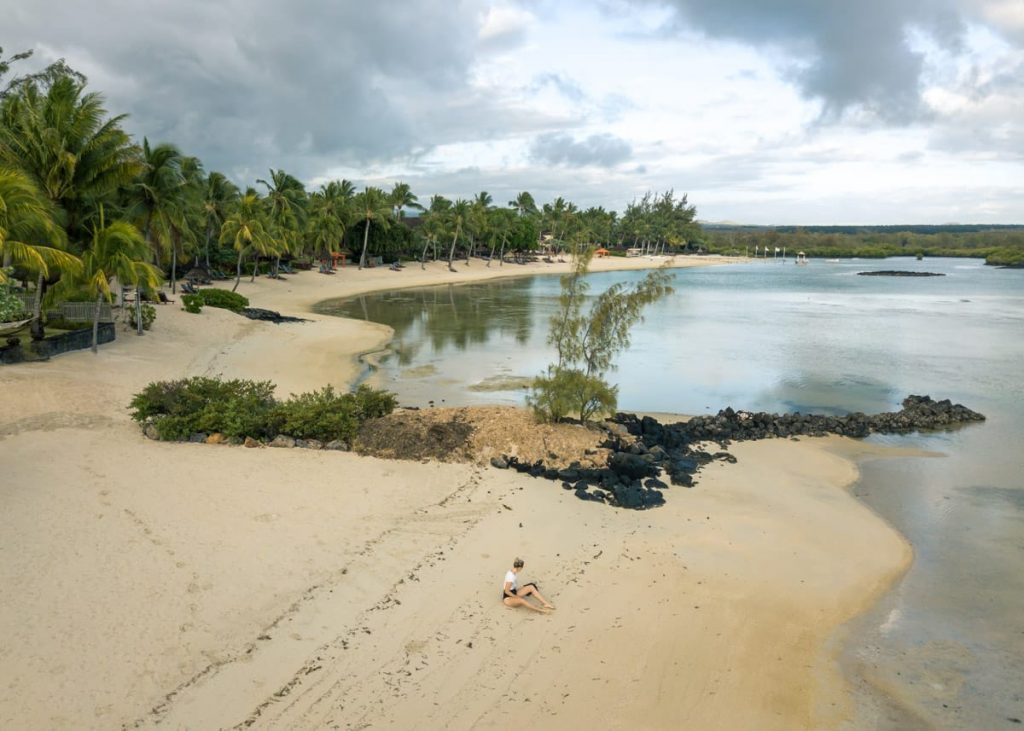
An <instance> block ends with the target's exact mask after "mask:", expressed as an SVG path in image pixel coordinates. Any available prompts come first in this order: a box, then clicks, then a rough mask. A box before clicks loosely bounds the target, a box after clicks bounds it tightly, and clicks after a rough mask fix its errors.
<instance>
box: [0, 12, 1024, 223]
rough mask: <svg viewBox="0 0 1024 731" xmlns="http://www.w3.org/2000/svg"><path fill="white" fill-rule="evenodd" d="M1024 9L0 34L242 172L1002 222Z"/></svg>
mask: <svg viewBox="0 0 1024 731" xmlns="http://www.w3.org/2000/svg"><path fill="white" fill-rule="evenodd" d="M12 1H13V0H0V3H4V2H12ZM1021 7H1022V6H1021V3H1020V1H1019V0H1012V1H1011V0H934V2H932V1H930V0H929V1H926V0H913V1H910V0H908V1H907V2H898V3H893V2H889V1H888V0H865V2H862V3H855V4H851V3H849V2H847V0H815V1H814V2H807V0H779V1H778V2H776V3H771V4H769V5H765V4H763V3H760V2H757V1H756V0H720V1H719V0H715V2H712V0H602V2H599V3H585V2H582V0H574V1H564V2H561V1H560V2H555V0H502V1H501V2H491V1H490V0H446V1H442V0H409V2H407V3H404V4H403V7H402V9H401V12H396V11H395V9H394V8H392V7H385V6H384V5H383V4H367V3H357V2H355V0H343V1H340V2H339V1H337V0H311V2H310V3H307V4H306V5H304V6H303V11H302V12H296V11H295V9H294V8H292V7H290V6H289V7H285V6H282V5H280V4H279V3H273V2H271V0H247V2H245V3H243V2H242V0H227V1H226V2H224V3H207V2H202V1H201V0H153V2H150V3H148V4H147V8H146V12H144V13H143V12H134V13H126V12H125V9H124V8H125V6H124V4H123V3H121V2H119V1H118V0H96V2H94V3H92V4H90V5H89V6H88V7H87V6H85V5H80V6H76V5H74V4H70V3H66V2H58V1H57V0H37V1H36V2H34V3H17V4H16V5H15V6H14V7H13V8H10V9H8V10H9V11H10V12H7V13H6V14H5V27H4V31H6V34H5V35H7V36H8V37H3V38H0V44H2V45H3V46H4V47H5V48H7V50H8V51H15V50H21V46H19V44H18V42H17V39H19V38H21V39H33V40H32V43H33V45H34V47H35V48H36V49H37V59H36V61H38V62H42V61H47V60H52V59H55V58H58V57H61V56H63V57H65V58H66V59H67V60H68V62H69V63H70V64H71V65H72V66H74V67H76V68H79V69H80V70H82V71H84V72H85V73H86V74H87V75H88V76H89V77H90V82H91V87H92V88H94V89H96V90H99V91H101V92H103V93H104V94H105V95H106V97H107V106H108V108H109V109H110V111H111V112H113V113H122V112H128V113H129V114H130V115H131V117H130V120H129V122H128V126H129V128H130V129H131V131H133V132H134V133H136V134H138V135H140V136H141V135H142V134H146V135H148V136H149V137H150V139H151V140H157V141H164V140H167V141H172V142H175V143H176V144H178V145H179V146H180V147H181V148H182V149H183V150H185V151H186V152H188V153H191V154H197V155H199V156H200V157H201V158H202V159H203V160H204V161H205V162H206V163H207V166H208V167H210V168H212V169H220V170H223V171H225V172H228V173H230V174H232V175H234V176H235V177H236V178H237V179H238V180H239V182H242V183H246V182H251V180H252V179H253V178H254V177H256V176H258V175H265V173H266V169H267V168H268V167H271V166H272V167H274V168H284V169H285V170H288V171H289V172H291V173H293V174H296V175H298V176H299V177H302V178H304V179H306V180H308V181H310V182H311V183H312V184H316V183H319V182H323V181H325V180H327V179H329V178H332V177H347V178H349V179H353V180H356V181H358V182H374V183H378V182H379V183H382V184H385V185H390V183H391V182H393V181H395V180H399V179H401V180H406V181H407V182H409V183H410V184H412V185H413V187H414V189H415V190H416V192H417V193H418V194H419V195H420V196H421V197H424V198H426V197H428V196H429V195H431V194H432V193H443V194H446V195H451V196H463V197H466V196H469V195H472V194H473V193H475V192H477V191H479V190H483V189H486V190H488V191H490V192H491V193H492V195H494V196H495V199H496V200H505V199H507V197H511V196H512V195H514V194H515V193H516V192H518V191H519V190H530V191H531V192H533V193H534V195H535V197H537V198H538V200H540V201H542V202H543V201H544V200H547V199H549V198H550V197H553V196H555V195H564V196H566V197H568V198H570V199H572V200H574V201H575V202H577V203H578V204H579V205H582V206H587V205H596V204H600V205H604V206H606V207H609V208H615V209H619V210H621V209H622V207H623V206H624V204H625V203H626V202H627V201H629V200H630V199H631V198H633V197H634V196H636V195H640V194H642V193H643V192H644V191H645V190H647V189H649V188H650V189H655V190H658V189H661V190H664V189H667V188H670V187H671V188H674V189H675V190H677V191H679V192H683V191H687V192H689V194H690V200H691V201H692V202H694V203H695V204H696V205H697V206H698V210H699V212H700V215H701V217H703V218H707V219H732V220H739V221H750V222H783V223H799V222H816V223H827V222H829V221H837V222H838V221H842V222H858V221H859V222H865V223H868V222H894V221H895V220H899V221H903V222H908V221H909V222H915V221H920V222H941V221H946V220H949V219H950V218H951V217H952V214H950V213H948V212H947V211H949V210H955V211H956V217H957V218H958V219H960V220H964V221H969V220H988V221H997V220H998V221H1003V222H1007V221H1021V220H1024V196H1021V195H1020V192H1021V191H1020V189H1021V181H1022V180H1024V161H1022V153H1021V151H1022V150H1024V82H1021V81H1020V79H1022V78H1024V48H1022V42H1024V31H1022V29H1024V25H1022V24H1024V19H1022V17H1021V16H1022V11H1021ZM972 216H975V217H976V218H972ZM851 217H853V218H851Z"/></svg>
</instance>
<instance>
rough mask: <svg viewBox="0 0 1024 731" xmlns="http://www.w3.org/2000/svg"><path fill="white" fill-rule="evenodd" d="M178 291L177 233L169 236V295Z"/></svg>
mask: <svg viewBox="0 0 1024 731" xmlns="http://www.w3.org/2000/svg"><path fill="white" fill-rule="evenodd" d="M177 291H178V232H177V231H174V232H173V233H172V234H171V294H174V293H176V292H177Z"/></svg>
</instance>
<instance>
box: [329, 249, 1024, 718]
mask: <svg viewBox="0 0 1024 731" xmlns="http://www.w3.org/2000/svg"><path fill="white" fill-rule="evenodd" d="M475 265H477V263H476V262H474V266H475ZM479 266H481V267H482V266H484V264H483V263H479ZM505 266H506V267H509V266H512V267H514V266H515V265H508V264H506V265H505ZM879 270H899V271H904V272H918V273H932V274H940V275H942V276H928V277H893V276H863V275H862V274H861V272H871V271H879ZM643 276H645V272H643V271H629V272H604V273H597V274H592V275H590V276H589V277H588V284H589V291H590V294H591V296H596V295H597V294H599V293H600V292H602V291H604V290H605V289H607V288H608V287H610V286H612V285H614V284H625V285H627V286H628V285H629V284H631V283H635V282H637V281H639V280H640V279H641V278H642V277H643ZM672 284H673V287H674V292H673V293H672V294H671V295H670V296H669V297H667V298H665V299H663V300H661V301H659V302H658V303H656V304H654V305H652V306H650V307H649V308H648V309H647V310H646V311H645V315H644V319H643V321H642V322H640V323H638V324H637V325H636V326H635V327H634V328H633V331H632V334H631V342H630V344H629V347H628V348H627V349H626V350H625V351H624V352H623V353H622V354H621V355H620V356H619V357H618V358H617V360H616V369H615V371H614V372H612V373H611V374H610V378H609V380H610V381H612V382H613V383H615V384H616V385H617V387H618V401H619V408H620V409H621V410H624V411H642V412H669V413H679V414H691V415H693V414H703V413H715V412H717V411H718V410H719V409H723V408H725V407H726V406H732V407H733V408H735V409H747V410H752V411H776V412H782V411H799V412H802V413H824V414H843V413H849V412H853V411H861V412H865V413H874V412H879V411H891V410H898V409H899V407H900V402H901V401H902V400H903V399H904V398H905V397H906V396H907V395H909V394H928V395H931V396H932V397H933V398H936V399H942V398H949V399H952V400H953V401H955V402H959V403H962V404H964V405H965V406H968V407H970V408H972V409H974V410H976V411H980V412H982V413H983V414H985V415H986V417H987V420H986V421H985V422H983V423H981V424H972V425H970V426H968V427H964V428H961V429H956V430H952V431H943V432H938V433H929V434H912V435H907V436H881V435H875V436H871V437H869V438H868V441H869V442H873V443H879V444H884V445H891V446H896V447H906V448H914V449H918V450H921V451H922V452H932V453H933V452H938V453H941V455H943V456H940V457H935V456H921V457H902V458H899V459H891V458H890V459H869V460H865V461H863V462H862V463H861V464H860V465H859V467H860V470H861V479H860V481H859V483H858V484H857V485H856V486H855V488H854V493H855V494H856V495H857V497H858V498H859V499H861V500H862V501H864V502H865V503H866V504H867V505H869V506H870V507H871V508H872V509H873V510H874V511H876V512H877V513H878V514H879V515H880V516H882V517H883V518H884V519H885V520H887V521H889V522H890V523H891V524H892V525H893V526H894V527H895V528H896V529H897V530H899V531H900V532H901V533H902V534H903V535H904V536H906V537H907V539H908V540H909V541H910V543H911V545H912V546H913V550H914V560H913V563H912V565H911V568H910V569H909V571H908V572H907V574H906V575H905V576H904V577H903V578H902V579H901V580H900V581H899V582H898V583H897V584H896V585H895V586H894V587H893V588H892V590H891V591H890V592H889V593H888V594H886V595H885V596H884V597H883V598H882V599H881V600H880V602H879V603H878V604H877V605H876V606H875V607H874V608H873V609H871V610H870V611H869V612H867V613H866V614H865V615H862V616H861V617H859V618H857V619H855V620H853V621H852V622H851V623H850V624H849V626H848V627H846V628H845V631H844V632H843V633H842V635H843V642H844V645H843V648H842V651H841V653H840V657H841V664H842V666H843V669H844V672H845V673H846V675H847V677H848V678H849V680H850V681H851V683H852V685H853V687H854V689H855V693H854V697H855V701H856V704H857V714H856V716H855V718H854V720H853V721H852V722H851V727H853V728H862V727H864V728H879V729H889V728H892V729H907V728H950V729H998V728H1014V727H1016V726H1017V725H1018V724H1020V723H1021V722H1022V721H1024V270H1020V269H1016V270H1014V269H999V268H994V267H988V266H985V265H984V263H983V262H982V261H981V260H976V259H948V258H926V259H924V260H921V261H918V260H916V259H914V258H891V259H884V260H874V259H873V260H857V259H852V260H851V259H846V260H840V261H823V260H811V261H810V262H809V263H808V264H807V265H797V264H796V263H795V262H794V261H793V260H792V259H788V260H779V259H769V260H758V261H751V262H744V263H739V264H731V265H724V266H710V267H697V268H688V269H675V270H672ZM559 293H560V282H559V277H558V276H543V275H542V276H531V277H516V278H510V279H499V280H492V281H489V282H484V283H477V284H465V285H458V286H455V285H442V286H434V287H426V288H419V289H402V290H395V291H391V292H382V293H375V294H368V295H362V296H359V297H354V298H350V299H346V300H331V301H326V302H323V303H321V304H320V305H318V307H317V310H318V311H320V312H323V313H329V314H334V315H339V316H344V317H351V318H357V319H366V320H371V321H373V322H378V323H383V324H385V325H388V326H390V327H391V328H393V330H394V332H395V335H394V338H393V340H392V341H391V343H389V344H388V346H387V348H386V349H385V350H383V351H381V352H380V353H375V354H367V358H366V359H365V362H366V364H367V365H366V372H365V374H364V375H366V376H369V375H371V373H373V374H375V375H376V376H377V377H378V378H379V379H380V380H381V381H382V382H383V383H384V385H385V386H386V387H387V388H389V389H390V390H392V391H394V392H395V393H396V394H397V395H398V397H399V400H400V402H401V403H402V404H404V405H416V406H422V407H428V406H430V405H435V406H461V405H470V404H495V403H508V404H522V403H524V398H525V394H526V385H527V384H528V382H529V379H530V378H532V377H533V376H536V375H538V374H540V373H541V372H543V370H544V369H545V367H546V366H547V364H548V363H549V362H550V361H551V360H552V355H553V350H552V347H551V346H550V345H549V344H548V343H547V332H548V324H549V321H550V319H551V317H552V315H553V314H554V313H555V312H557V309H558V298H559Z"/></svg>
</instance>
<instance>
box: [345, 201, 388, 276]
mask: <svg viewBox="0 0 1024 731" xmlns="http://www.w3.org/2000/svg"><path fill="white" fill-rule="evenodd" d="M352 205H353V210H354V211H355V216H356V218H358V219H359V220H361V221H364V222H365V224H366V228H364V229H363V251H362V253H361V254H360V255H359V268H360V269H362V268H363V267H364V266H366V245H367V243H368V242H369V240H370V225H371V224H372V223H374V222H376V223H377V225H378V226H380V227H381V228H382V229H383V230H385V231H387V229H388V227H389V225H390V218H391V203H390V201H389V200H388V196H387V195H386V194H385V193H384V191H383V190H381V189H380V188H365V189H364V190H363V192H362V193H360V194H359V195H357V196H356V197H355V199H354V200H353V201H352Z"/></svg>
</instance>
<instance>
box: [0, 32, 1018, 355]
mask: <svg viewBox="0 0 1024 731" xmlns="http://www.w3.org/2000/svg"><path fill="white" fill-rule="evenodd" d="M30 56H31V54H30V53H16V54H13V55H9V56H4V55H3V51H2V49H0V282H2V281H3V280H5V279H6V278H8V277H10V278H11V279H12V280H13V281H14V282H20V283H21V284H20V289H21V290H22V294H21V296H22V297H24V296H25V292H29V293H30V295H29V296H30V298H31V305H30V307H29V309H30V310H31V313H30V314H31V316H32V334H33V337H36V338H41V337H43V336H44V335H45V326H46V323H45V320H44V316H43V312H44V304H46V305H49V304H52V303H55V302H57V301H59V300H60V299H62V298H66V299H77V300H79V301H90V302H93V303H100V304H101V303H102V301H110V300H115V301H119V295H120V294H121V293H122V292H123V291H125V289H126V288H135V289H137V290H138V291H137V292H136V294H137V297H136V300H141V299H142V298H143V297H145V296H148V297H150V298H155V297H154V295H155V293H154V291H153V290H155V289H157V288H158V287H160V286H161V285H162V283H163V282H165V281H166V282H168V283H169V284H170V287H171V290H172V292H173V291H174V290H175V289H176V288H177V282H178V279H179V278H180V277H181V275H182V272H183V271H185V270H191V269H194V268H195V267H199V268H201V269H202V270H204V273H205V274H206V275H209V276H221V275H223V277H224V278H228V277H229V276H230V275H229V274H225V272H228V273H230V274H233V275H234V276H233V278H234V284H233V291H234V290H238V289H239V288H240V287H241V286H242V282H243V274H247V275H248V278H249V280H250V281H252V280H253V279H255V277H256V276H257V275H259V274H261V273H262V274H266V275H269V276H271V277H283V276H286V275H287V273H288V271H289V270H290V269H291V266H292V265H293V264H295V263H298V264H300V265H304V266H305V267H306V268H309V267H310V266H316V264H317V262H319V265H320V270H321V271H322V272H325V273H330V272H331V271H333V269H334V262H335V260H336V259H337V258H339V257H341V256H346V257H349V258H351V259H352V260H354V261H357V262H358V267H359V268H360V269H362V268H364V267H368V266H374V265H376V264H380V263H394V262H401V261H402V260H405V261H416V262H418V263H419V264H420V266H421V267H425V266H426V264H427V262H428V261H446V262H447V264H448V267H449V268H450V269H452V270H454V269H456V267H457V266H463V265H466V266H469V265H472V262H473V260H474V258H479V259H481V260H483V261H486V266H492V265H493V266H505V265H507V264H509V263H512V262H522V261H525V260H526V259H527V258H530V257H536V256H543V257H559V256H569V255H571V254H572V253H573V252H580V251H583V250H584V249H586V248H591V249H592V248H597V247H602V248H605V249H607V250H609V252H610V254H612V255H625V254H626V252H627V250H630V249H632V250H633V251H632V253H641V254H662V253H687V252H689V253H701V252H716V253H731V254H744V253H746V254H747V255H755V254H763V253H764V252H765V251H769V250H771V251H772V252H774V249H775V248H776V247H780V248H783V247H788V248H789V250H790V251H793V252H795V251H797V250H803V251H805V252H806V253H807V254H808V255H810V256H891V255H894V254H903V255H922V256H932V255H938V254H943V255H953V256H983V257H985V258H986V260H987V261H988V262H989V263H991V264H1001V265H1009V266H1020V265H1022V263H1024V228H1022V227H938V228H935V227H932V228H928V227H896V228H892V229H885V228H873V229H868V228H865V229H841V228H840V229H833V230H825V229H814V228H789V229H787V228H749V227H747V228H744V227H728V226H726V227H721V226H701V225H699V224H698V222H697V220H696V209H695V208H694V206H693V205H691V204H690V203H689V202H688V200H687V196H686V195H685V194H684V195H681V196H680V195H677V194H676V193H675V192H674V191H673V190H667V191H663V192H659V193H655V192H648V193H646V194H644V195H642V196H640V197H638V198H636V199H634V200H632V201H630V202H629V203H627V204H626V205H625V206H624V208H623V209H622V211H621V213H620V212H616V211H613V210H607V209H605V208H603V207H601V206H593V207H589V208H582V207H580V206H578V205H577V204H575V203H574V202H572V201H571V200H568V199H567V198H564V197H562V196H557V197H555V198H554V199H553V200H551V201H548V202H539V201H537V200H536V199H535V198H534V196H533V195H532V194H531V193H530V192H529V191H521V192H519V193H517V194H516V195H515V196H514V197H513V198H512V199H511V200H508V201H507V202H506V203H504V204H501V203H500V202H499V201H496V200H495V198H494V196H493V195H491V193H489V192H487V191H478V192H476V193H473V194H467V195H465V196H464V197H447V196H443V195H432V196H429V197H424V196H418V195H417V194H416V193H415V192H414V191H413V190H412V189H411V187H410V186H409V185H408V184H407V183H404V182H401V181H399V182H396V183H394V184H393V186H392V188H391V189H390V191H388V190H385V189H384V188H381V187H376V186H372V185H368V186H365V187H363V188H362V190H357V187H356V186H355V185H354V184H353V183H352V182H351V181H348V180H331V181H328V182H326V183H324V184H323V185H321V186H319V188H318V189H315V190H311V189H309V188H308V187H307V186H306V184H304V183H303V182H302V181H301V180H300V179H299V178H298V177H296V176H295V175H293V174H292V173H290V172H288V171H286V170H283V169H280V168H271V169H269V170H268V171H267V174H266V175H265V177H260V178H258V179H255V180H253V181H251V184H247V183H244V182H242V181H232V180H231V179H230V178H229V177H228V176H227V175H225V174H224V173H223V172H219V171H216V170H207V169H206V168H205V166H204V165H203V163H202V161H201V160H199V159H198V158H196V157H194V156H191V155H189V154H188V151H186V150H182V149H180V148H179V147H177V146H176V145H175V144H173V142H171V141H151V140H149V139H148V138H145V137H144V138H143V139H142V140H141V143H140V142H138V141H136V140H134V139H133V138H132V137H131V136H130V135H129V134H128V133H127V132H126V131H125V128H124V122H125V117H124V115H119V114H112V113H110V112H109V111H108V110H107V108H106V104H105V101H104V99H103V97H102V95H101V94H99V93H98V92H96V91H94V90H91V89H89V87H88V81H87V79H86V78H85V77H84V76H83V75H82V74H80V73H78V72H77V71H75V70H74V69H71V68H69V67H68V66H67V65H66V64H65V63H64V62H62V61H61V62H57V63H55V64H51V65H50V66H47V67H46V68H44V69H42V70H39V71H36V72H34V73H22V74H20V75H19V74H17V73H16V72H18V71H20V70H21V69H22V68H23V67H24V64H25V62H26V60H27V59H28V58H29V57H30ZM421 201H424V202H423V203H421ZM458 262H464V264H459V263H458ZM26 299H27V298H26ZM189 301H190V302H192V303H193V304H191V305H189V306H190V308H193V309H194V308H195V306H196V304H199V305H200V306H201V304H202V302H200V301H197V300H192V299H190V300H189ZM206 304H210V303H208V302H207V303H206ZM97 311H98V307H97ZM136 316H137V319H139V317H138V316H139V312H138V311H137V312H136ZM94 329H95V328H94ZM139 332H140V334H141V332H142V330H141V328H140V330H139Z"/></svg>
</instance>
